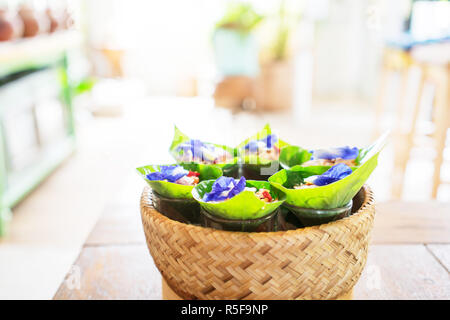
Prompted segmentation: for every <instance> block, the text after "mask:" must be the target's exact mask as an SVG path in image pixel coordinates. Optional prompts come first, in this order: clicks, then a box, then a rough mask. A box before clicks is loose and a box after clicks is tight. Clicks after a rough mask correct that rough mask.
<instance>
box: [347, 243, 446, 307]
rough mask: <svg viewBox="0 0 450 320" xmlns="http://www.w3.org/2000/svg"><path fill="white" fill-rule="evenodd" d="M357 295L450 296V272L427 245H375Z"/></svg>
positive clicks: (363, 296) (365, 297)
mask: <svg viewBox="0 0 450 320" xmlns="http://www.w3.org/2000/svg"><path fill="white" fill-rule="evenodd" d="M354 299H450V277H449V273H448V271H447V270H446V269H445V268H444V267H443V266H442V265H441V264H440V263H439V262H438V261H436V259H435V258H434V257H433V256H432V255H431V253H430V252H429V251H428V250H427V248H426V247H425V246H424V245H373V246H371V247H370V248H369V257H368V260H367V264H366V268H365V269H364V272H363V274H362V276H361V278H360V280H359V282H358V283H357V284H356V286H355V289H354Z"/></svg>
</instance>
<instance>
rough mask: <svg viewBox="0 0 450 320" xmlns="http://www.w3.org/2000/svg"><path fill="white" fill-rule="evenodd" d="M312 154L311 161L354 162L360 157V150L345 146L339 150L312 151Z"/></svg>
mask: <svg viewBox="0 0 450 320" xmlns="http://www.w3.org/2000/svg"><path fill="white" fill-rule="evenodd" d="M310 153H312V156H311V160H316V159H327V160H333V159H337V158H341V159H345V160H353V159H356V158H357V157H358V155H359V149H358V148H356V147H353V148H350V147H348V146H345V147H337V148H328V149H317V150H311V151H310Z"/></svg>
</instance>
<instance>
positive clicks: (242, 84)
mask: <svg viewBox="0 0 450 320" xmlns="http://www.w3.org/2000/svg"><path fill="white" fill-rule="evenodd" d="M258 99H259V94H258V84H257V80H256V79H255V78H251V77H247V76H229V77H225V78H224V79H222V80H221V81H220V82H219V83H217V85H216V89H215V91H214V102H215V105H216V106H218V107H224V108H227V109H230V110H232V111H233V112H237V111H240V110H243V109H244V110H254V109H256V108H257V105H258V104H259V101H258Z"/></svg>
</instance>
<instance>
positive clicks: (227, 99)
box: [214, 60, 294, 111]
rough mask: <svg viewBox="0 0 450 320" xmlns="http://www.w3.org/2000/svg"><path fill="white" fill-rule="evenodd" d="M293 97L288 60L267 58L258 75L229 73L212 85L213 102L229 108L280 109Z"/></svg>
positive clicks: (290, 69)
mask: <svg viewBox="0 0 450 320" xmlns="http://www.w3.org/2000/svg"><path fill="white" fill-rule="evenodd" d="M293 100H294V65H293V62H292V61H290V60H289V61H281V62H267V63H265V64H262V65H261V73H260V75H259V76H258V77H255V78H251V77H247V76H229V77H225V78H224V79H223V80H222V81H220V82H219V83H218V84H217V85H216V89H215V92H214V101H215V104H216V106H221V107H226V108H229V109H231V110H233V111H239V110H258V111H261V110H263V111H284V110H289V109H292V107H293Z"/></svg>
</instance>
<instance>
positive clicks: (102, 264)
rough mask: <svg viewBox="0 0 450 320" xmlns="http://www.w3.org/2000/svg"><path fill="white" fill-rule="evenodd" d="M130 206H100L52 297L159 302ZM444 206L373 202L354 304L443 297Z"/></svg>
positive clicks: (447, 224)
mask: <svg viewBox="0 0 450 320" xmlns="http://www.w3.org/2000/svg"><path fill="white" fill-rule="evenodd" d="M132 200H135V202H134V203H133V204H131V203H130V204H128V203H123V202H119V203H115V201H114V200H113V201H111V204H110V205H109V206H108V207H107V208H105V211H104V213H103V215H102V217H101V218H100V219H99V221H98V223H97V224H96V226H95V227H94V229H93V231H92V232H91V234H90V236H89V238H88V239H87V241H86V243H85V245H84V247H83V248H82V250H81V253H80V255H79V257H78V259H77V260H76V261H75V263H74V266H73V267H72V269H71V270H70V271H69V273H68V274H67V276H66V278H65V280H64V281H63V282H62V284H61V286H60V288H59V289H58V291H57V293H56V294H55V296H54V299H161V276H160V274H159V272H158V270H157V269H156V267H155V265H154V263H153V260H152V258H151V256H150V254H149V253H148V249H147V246H146V244H145V238H144V232H143V230H142V225H141V221H140V213H139V192H136V199H132ZM449 271H450V204H444V203H438V202H432V201H430V202H420V203H411V202H410V203H407V202H401V201H392V202H385V203H380V204H378V205H377V214H376V217H375V226H374V229H373V233H372V242H371V246H370V247H369V256H368V261H367V264H366V268H365V269H364V272H363V274H362V276H361V278H360V280H359V281H358V283H357V285H356V286H355V289H354V299H450V275H449Z"/></svg>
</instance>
